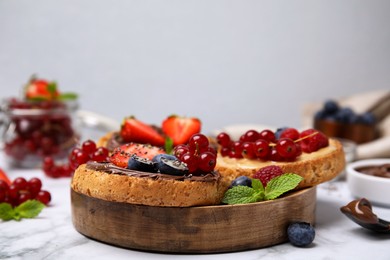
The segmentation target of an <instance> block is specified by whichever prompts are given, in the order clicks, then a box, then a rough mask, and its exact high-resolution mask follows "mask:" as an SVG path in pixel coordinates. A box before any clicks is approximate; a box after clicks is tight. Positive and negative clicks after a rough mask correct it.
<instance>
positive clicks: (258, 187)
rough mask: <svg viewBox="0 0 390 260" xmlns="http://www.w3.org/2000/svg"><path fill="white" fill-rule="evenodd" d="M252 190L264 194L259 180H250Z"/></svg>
mask: <svg viewBox="0 0 390 260" xmlns="http://www.w3.org/2000/svg"><path fill="white" fill-rule="evenodd" d="M252 188H253V189H254V190H256V191H263V192H264V187H263V183H261V181H260V180H259V179H252Z"/></svg>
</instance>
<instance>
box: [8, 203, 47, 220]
mask: <svg viewBox="0 0 390 260" xmlns="http://www.w3.org/2000/svg"><path fill="white" fill-rule="evenodd" d="M44 207H45V204H43V203H42V202H40V201H38V200H27V201H25V202H23V203H22V204H20V205H19V206H17V207H16V208H15V215H16V216H17V217H20V218H35V217H36V216H38V215H39V213H41V211H42V209H43V208H44Z"/></svg>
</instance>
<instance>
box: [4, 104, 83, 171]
mask: <svg viewBox="0 0 390 260" xmlns="http://www.w3.org/2000/svg"><path fill="white" fill-rule="evenodd" d="M77 109H78V103H77V101H66V102H61V101H25V100H18V99H15V98H11V99H6V100H3V101H2V103H1V106H0V110H1V119H0V126H1V127H2V145H3V151H4V155H5V159H6V160H7V162H8V163H9V164H10V166H12V167H21V168H34V167H39V166H40V165H41V163H42V160H43V158H44V157H45V156H51V157H53V158H54V159H58V160H61V159H65V158H67V156H68V154H69V152H70V150H71V149H72V148H73V147H74V146H75V145H76V144H77V143H78V141H79V139H80V133H79V127H78V125H79V123H78V120H77V117H76V111H77Z"/></svg>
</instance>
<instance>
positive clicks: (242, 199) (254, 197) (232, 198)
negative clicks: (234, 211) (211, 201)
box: [222, 186, 264, 204]
mask: <svg viewBox="0 0 390 260" xmlns="http://www.w3.org/2000/svg"><path fill="white" fill-rule="evenodd" d="M263 195H264V193H263V191H256V190H255V189H253V188H250V187H247V186H234V187H232V188H230V189H228V190H227V191H226V192H225V195H224V197H223V199H222V202H223V203H225V204H245V203H252V202H257V201H259V200H261V199H262V196H263Z"/></svg>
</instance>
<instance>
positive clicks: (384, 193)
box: [347, 158, 390, 207]
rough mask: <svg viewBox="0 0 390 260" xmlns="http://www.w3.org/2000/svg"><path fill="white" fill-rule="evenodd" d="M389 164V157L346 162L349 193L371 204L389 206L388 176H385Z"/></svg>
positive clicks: (389, 185)
mask: <svg viewBox="0 0 390 260" xmlns="http://www.w3.org/2000/svg"><path fill="white" fill-rule="evenodd" d="M389 165H390V158H382V159H379V158H378V159H367V160H360V161H355V162H353V163H350V164H348V165H347V184H348V188H349V190H350V192H351V194H352V195H353V196H354V197H356V198H366V199H367V200H369V201H370V202H372V204H375V205H378V206H385V207H390V199H389V198H390V178H388V177H385V176H386V175H387V174H389V173H388V168H389ZM381 168H382V169H381ZM384 168H387V169H384ZM386 171H387V173H386ZM378 175H381V176H378ZM387 176H388V175H387Z"/></svg>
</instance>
